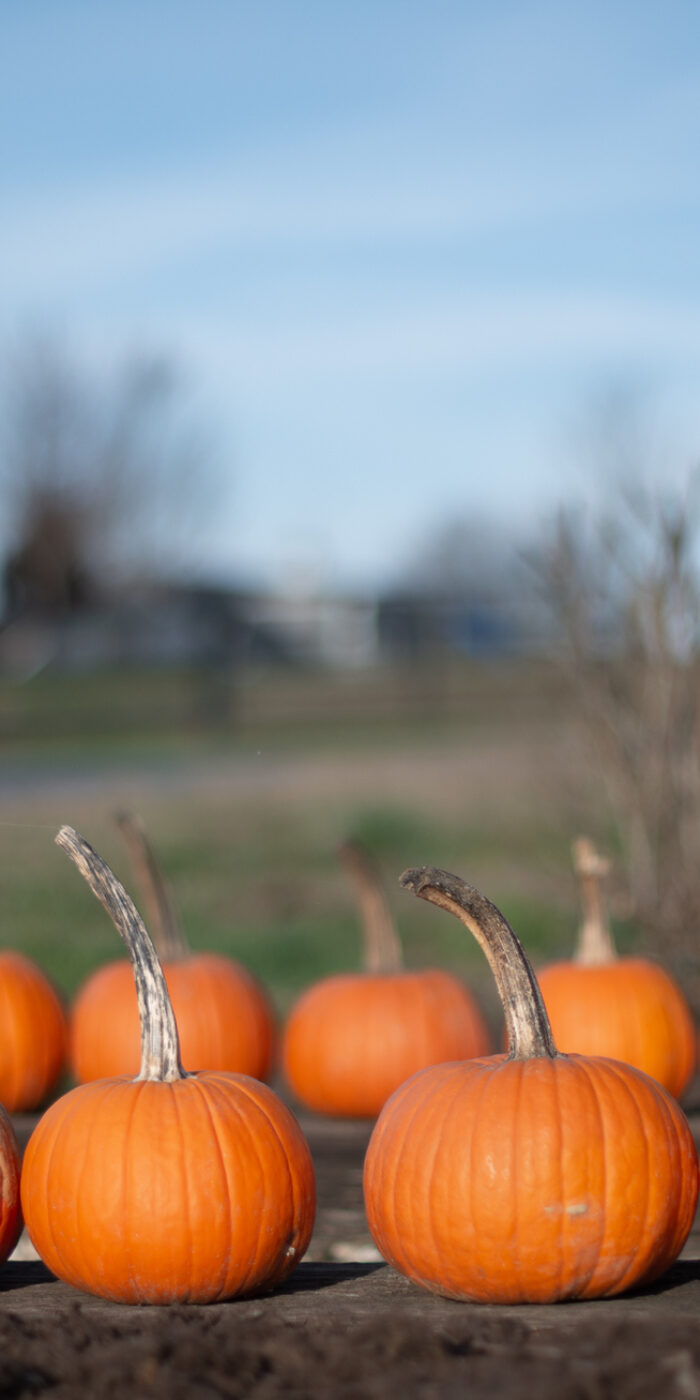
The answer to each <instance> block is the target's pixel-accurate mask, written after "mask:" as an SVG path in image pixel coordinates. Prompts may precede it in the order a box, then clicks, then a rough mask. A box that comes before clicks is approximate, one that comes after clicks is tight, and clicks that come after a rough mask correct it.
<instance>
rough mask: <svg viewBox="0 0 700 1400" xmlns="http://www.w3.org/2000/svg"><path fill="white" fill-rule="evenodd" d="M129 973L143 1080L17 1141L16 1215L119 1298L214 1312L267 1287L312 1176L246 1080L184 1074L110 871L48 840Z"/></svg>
mask: <svg viewBox="0 0 700 1400" xmlns="http://www.w3.org/2000/svg"><path fill="white" fill-rule="evenodd" d="M57 841H58V844H59V845H60V846H61V847H62V848H63V849H64V850H66V851H67V853H68V854H69V856H70V857H71V859H72V860H73V861H74V862H75V864H76V865H77V866H78V868H79V870H80V871H81V873H82V874H83V875H84V877H85V879H86V880H87V882H88V884H89V885H90V887H91V889H92V890H93V892H94V894H95V895H96V896H97V897H98V899H100V901H101V902H102V903H103V905H104V906H105V908H106V909H107V911H108V913H109V914H110V916H111V917H112V919H113V920H114V922H115V923H116V924H117V927H118V929H119V931H120V933H121V934H122V937H123V938H124V940H125V942H126V943H127V946H128V948H129V953H130V956H131V958H132V962H133V969H134V975H135V980H136V988H137V994H138V1003H139V1012H140V1016H141V1044H142V1061H141V1069H140V1072H139V1074H138V1075H137V1077H136V1079H129V1078H127V1077H119V1078H112V1079H107V1080H100V1081H97V1082H95V1083H91V1084H87V1085H81V1086H79V1087H78V1088H76V1089H73V1090H72V1091H71V1092H70V1093H69V1094H66V1095H65V1096H64V1097H63V1098H61V1099H58V1100H57V1101H56V1102H55V1103H54V1104H53V1105H52V1106H51V1108H50V1109H49V1110H48V1112H47V1113H46V1114H45V1115H44V1117H43V1118H42V1119H41V1121H40V1122H39V1124H38V1126H37V1127H36V1129H35V1130H34V1133H33V1134H32V1136H31V1138H30V1140H29V1144H28V1146H27V1150H26V1154H25V1158H24V1166H23V1171H22V1205H23V1209H24V1216H25V1221H26V1225H27V1229H28V1231H29V1234H30V1236H31V1239H32V1241H33V1243H34V1245H35V1247H36V1249H37V1250H38V1252H39V1254H40V1255H41V1257H42V1259H44V1261H45V1263H46V1264H47V1265H48V1266H49V1268H50V1269H52V1270H53V1271H54V1273H56V1274H57V1275H58V1277H59V1278H62V1279H64V1280H65V1281H66V1282H68V1283H71V1284H73V1285H74V1286H75V1287H76V1288H81V1289H84V1290H85V1291H87V1292H89V1293H96V1294H98V1295H100V1296H101V1297H104V1298H110V1299H113V1300H114V1301H117V1302H125V1303H172V1302H197V1303H205V1302H212V1301H215V1300H217V1299H222V1298H229V1297H233V1296H234V1295H240V1294H249V1293H257V1292H261V1291H267V1290H269V1289H271V1288H274V1287H275V1285H277V1284H278V1283H280V1282H281V1281H282V1280H283V1279H285V1278H286V1277H287V1275H288V1274H289V1273H290V1272H291V1270H292V1269H293V1268H294V1267H295V1265H296V1264H297V1263H298V1261H299V1259H300V1258H301V1256H302V1254H303V1253H304V1251H305V1249H306V1247H307V1245H308V1242H309V1238H310V1236H311V1230H312V1226H313V1216H314V1204H315V1187H314V1172H313V1166H312V1162H311V1154H310V1152H309V1149H308V1146H307V1143H306V1140H305V1138H304V1136H303V1134H302V1132H301V1130H300V1128H299V1126H298V1124H297V1122H296V1120H295V1119H294V1117H293V1115H292V1114H291V1113H290V1111H289V1110H288V1109H287V1108H286V1107H285V1106H284V1104H282V1103H281V1101H280V1100H279V1099H278V1098H277V1096H276V1095H275V1094H274V1093H273V1092H272V1090H271V1089H269V1088H268V1087H267V1086H266V1085H264V1084H261V1083H260V1082H259V1081H258V1080H255V1079H252V1078H250V1077H248V1076H246V1075H240V1074H224V1073H216V1072H212V1073H209V1072H206V1071H205V1072H202V1073H199V1074H186V1073H185V1071H184V1070H183V1069H182V1066H181V1064H180V1057H179V1046H178V1037H177V1027H176V1023H175V1018H174V1016H173V1011H172V1006H171V1003H170V1000H169V997H168V993H167V988H166V985H165V981H164V978H163V975H162V970H161V967H160V964H159V962H158V958H157V956H156V953H155V950H154V948H153V945H152V944H151V942H150V939H149V937H148V934H147V933H146V930H145V927H144V925H143V924H142V922H141V919H140V917H139V915H138V913H137V911H136V909H135V907H134V905H133V904H132V903H131V900H130V899H129V896H128V895H127V894H126V892H125V890H124V889H123V888H122V886H121V885H120V884H119V883H118V881H117V880H116V879H115V877H114V876H113V875H112V872H111V871H110V870H109V869H108V868H107V866H105V864H104V862H103V861H101V860H100V857H99V856H98V855H97V854H96V853H95V852H94V851H93V850H92V848H91V847H90V846H89V845H88V844H87V842H85V841H83V840H82V838H81V837H79V836H78V835H77V834H76V833H75V832H74V831H72V830H71V829H70V828H67V827H64V828H63V829H62V830H61V832H60V833H59V835H58V837H57Z"/></svg>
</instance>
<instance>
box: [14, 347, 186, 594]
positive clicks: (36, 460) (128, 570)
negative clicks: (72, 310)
mask: <svg viewBox="0 0 700 1400" xmlns="http://www.w3.org/2000/svg"><path fill="white" fill-rule="evenodd" d="M180 390H181V386H180V384H179V380H178V376H177V375H176V373H175V370H174V367H173V365H172V364H171V363H170V362H169V361H168V360H166V359H165V358H157V357H147V356H140V357H137V358H134V359H132V360H131V361H129V362H128V363H127V364H125V365H124V366H123V367H122V368H121V369H119V370H118V371H116V372H113V373H112V374H111V375H108V376H106V377H104V378H102V379H100V378H99V377H98V376H97V375H95V374H91V373H89V372H88V371H86V370H84V369H79V368H78V367H77V366H76V365H74V364H73V363H72V362H71V360H70V357H69V355H68V353H67V351H66V350H65V349H64V348H63V347H62V346H61V345H60V344H59V343H58V342H57V341H54V340H50V339H48V338H43V339H41V338H35V339H31V340H29V341H27V342H26V343H25V344H24V345H23V346H22V348H21V351H20V353H19V354H18V355H17V357H16V358H15V359H14V361H12V362H11V363H10V364H9V367H8V372H7V375H6V383H5V392H4V394H3V396H2V424H1V431H0V492H1V493H2V500H3V511H2V514H3V515H4V517H5V521H6V530H7V535H8V539H7V543H6V555H5V561H4V578H5V595H6V610H7V611H8V612H9V613H10V614H14V615H18V614H23V613H39V614H42V615H56V614H57V613H62V612H66V611H70V610H73V609H74V608H76V607H79V606H82V605H85V604H87V603H89V602H90V601H91V600H93V599H94V598H95V597H96V596H97V595H98V594H99V593H100V592H103V591H104V590H105V589H107V588H108V587H110V586H113V585H114V584H115V582H117V581H122V582H123V581H124V579H125V578H126V577H128V576H130V575H131V576H133V575H134V574H135V573H138V574H139V575H141V576H144V575H146V576H150V577H153V576H154V575H157V574H158V573H159V572H162V571H164V569H165V568H166V567H168V566H169V567H170V569H171V571H172V570H173V569H174V567H175V564H176V558H177V540H178V537H179V536H181V535H182V525H183V522H187V528H188V529H191V528H192V525H193V518H194V516H195V514H196V508H197V506H198V505H199V504H200V503H204V502H206V503H208V504H209V505H210V506H211V505H213V501H212V495H213V489H214V484H213V480H212V474H211V470H210V468H211V450H210V449H211V444H210V443H208V442H206V441H205V439H204V436H203V434H202V433H201V430H199V429H193V426H192V424H191V423H190V422H188V421H187V418H186V416H185V415H183V412H182V394H181V392H180Z"/></svg>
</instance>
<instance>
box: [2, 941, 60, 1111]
mask: <svg viewBox="0 0 700 1400" xmlns="http://www.w3.org/2000/svg"><path fill="white" fill-rule="evenodd" d="M67 1045H68V1028H67V1020H66V1015H65V1012H64V1010H63V1004H62V1002H61V999H60V997H59V995H58V993H57V992H56V991H55V989H54V988H53V986H52V985H51V983H50V981H49V979H48V977H47V976H46V975H45V973H43V972H42V970H41V968H40V967H37V964H36V963H35V962H33V961H32V959H31V958H27V957H25V955H24V953H17V952H15V951H13V950H10V949H7V950H5V951H3V952H0V1102H2V1103H3V1104H4V1105H5V1108H6V1109H7V1111H8V1113H25V1112H28V1111H29V1110H31V1109H34V1108H37V1107H38V1105H39V1104H41V1103H43V1101H44V1099H45V1098H46V1097H47V1095H48V1094H49V1093H50V1092H51V1090H52V1089H53V1088H54V1086H55V1084H56V1082H57V1080H58V1078H59V1076H60V1074H61V1070H62V1069H63V1066H64V1064H65V1061H66V1052H67Z"/></svg>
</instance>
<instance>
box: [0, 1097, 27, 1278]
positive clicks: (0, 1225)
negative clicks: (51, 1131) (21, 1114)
mask: <svg viewBox="0 0 700 1400" xmlns="http://www.w3.org/2000/svg"><path fill="white" fill-rule="evenodd" d="M19 1181H20V1158H19V1148H18V1146H17V1138H16V1137H15V1130H14V1128H13V1127H12V1124H11V1122H10V1119H9V1118H8V1116H7V1114H6V1112H5V1110H4V1109H3V1108H0V1264H4V1262H5V1260H6V1259H8V1258H9V1256H10V1255H11V1253H12V1251H13V1249H14V1247H15V1245H16V1243H17V1241H18V1239H19V1237H20V1233H21V1230H22V1210H21V1206H20V1193H19Z"/></svg>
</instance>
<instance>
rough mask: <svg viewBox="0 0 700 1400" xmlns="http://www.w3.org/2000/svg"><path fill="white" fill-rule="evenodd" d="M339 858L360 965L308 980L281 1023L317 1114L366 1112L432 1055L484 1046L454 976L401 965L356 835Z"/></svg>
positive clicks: (480, 1027)
mask: <svg viewBox="0 0 700 1400" xmlns="http://www.w3.org/2000/svg"><path fill="white" fill-rule="evenodd" d="M340 855H341V859H342V861H343V863H344V865H345V867H346V869H347V871H348V873H349V874H350V876H351V878H352V880H353V882H354V885H355V888H356V890H357V893H358V897H359V903H360V908H361V911H362V916H363V925H364V935H365V969H366V970H365V971H364V972H360V973H345V974H340V975H337V976H335V977H327V978H324V979H323V980H322V981H320V982H317V983H315V984H314V985H313V986H311V987H309V988H308V989H307V991H306V992H304V993H303V995H302V996H301V997H300V999H299V1000H298V1001H297V1003H296V1005H295V1006H294V1007H293V1008H292V1011H291V1012H290V1015H289V1017H288V1020H287V1024H286V1026H285V1029H284V1035H283V1042H282V1061H283V1068H284V1073H285V1076H286V1079H287V1083H288V1084H289V1086H290V1088H291V1089H292V1091H293V1093H294V1094H295V1095H296V1097H297V1098H298V1099H299V1100H301V1102H302V1103H304V1104H305V1105H306V1106H307V1107H308V1108H311V1109H314V1110H315V1111H316V1112H317V1113H326V1114H334V1115H337V1116H339V1117H359V1118H374V1117H376V1115H377V1113H378V1112H379V1110H380V1108H381V1107H382V1104H384V1103H385V1102H386V1100H387V1098H388V1097H389V1095H390V1094H391V1093H393V1091H394V1089H395V1088H396V1087H397V1085H398V1084H401V1083H402V1082H403V1080H404V1079H407V1078H408V1076H409V1075H411V1074H413V1073H415V1071H416V1070H418V1069H421V1068H422V1067H423V1066H424V1065H429V1064H434V1063H435V1062H436V1061H438V1060H451V1059H456V1058H459V1059H463V1058H467V1057H469V1056H472V1055H482V1054H485V1053H486V1052H487V1051H488V1049H489V1035H488V1031H487V1029H486V1025H485V1023H484V1020H483V1017H482V1015H481V1012H480V1011H479V1008H478V1006H477V1003H476V1001H475V999H474V997H473V996H472V994H471V992H470V991H469V989H468V988H467V987H466V986H465V984H464V983H463V982H462V981H460V979H459V978H457V977H455V976H453V975H452V974H450V973H447V972H442V971H440V970H436V969H425V970H422V971H415V972H412V971H405V970H403V969H402V966H401V961H402V959H401V947H400V944H399V941H398V938H397V936H396V932H395V929H394V925H393V921H392V918H391V914H390V912H389V909H388V906H387V903H386V900H385V897H384V893H383V890H382V888H381V885H380V882H379V880H378V878H377V875H376V871H375V870H374V867H373V865H372V863H371V862H370V860H369V858H368V856H367V853H366V852H365V851H364V850H363V849H362V848H361V847H360V845H359V844H358V843H356V842H346V843H345V845H343V846H342V847H341V849H340Z"/></svg>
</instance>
